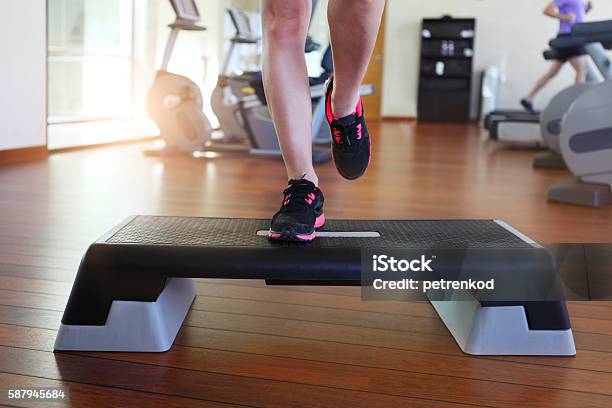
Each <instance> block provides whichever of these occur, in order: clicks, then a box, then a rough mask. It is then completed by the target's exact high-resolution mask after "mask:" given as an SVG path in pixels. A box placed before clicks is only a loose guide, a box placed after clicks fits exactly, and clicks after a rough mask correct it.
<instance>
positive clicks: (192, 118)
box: [145, 0, 212, 155]
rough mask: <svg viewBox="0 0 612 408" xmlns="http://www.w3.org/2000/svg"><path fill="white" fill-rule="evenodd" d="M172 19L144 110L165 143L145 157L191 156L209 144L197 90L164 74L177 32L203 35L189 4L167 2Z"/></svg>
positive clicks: (187, 1)
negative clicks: (174, 15)
mask: <svg viewBox="0 0 612 408" xmlns="http://www.w3.org/2000/svg"><path fill="white" fill-rule="evenodd" d="M170 4H171V5H172V8H173V9H174V12H175V14H176V19H175V20H174V22H173V23H172V24H170V25H169V26H168V27H170V29H171V31H170V35H169V37H168V42H167V43H166V48H165V51H164V56H163V60H162V64H161V67H160V69H159V70H158V71H157V75H156V77H155V81H154V83H153V86H152V87H151V89H150V90H149V95H148V98H147V107H148V111H149V114H150V115H151V118H152V119H153V120H154V121H155V123H156V124H157V127H158V128H159V131H160V135H161V137H162V138H163V140H164V142H165V147H164V148H163V149H161V150H149V151H145V153H146V154H149V155H169V154H176V153H191V152H193V151H196V150H201V149H204V148H205V146H206V144H207V143H208V142H209V140H210V137H211V134H212V127H211V125H210V122H209V120H208V118H207V117H206V115H205V114H204V112H203V111H202V108H203V98H202V92H200V88H199V87H198V85H196V84H195V83H194V82H193V81H192V80H190V79H189V78H187V77H185V76H182V75H178V74H173V73H171V72H168V64H169V63H170V58H171V57H172V52H173V50H174V45H175V44H176V39H177V37H178V34H179V32H180V31H181V30H185V31H204V30H206V28H205V27H203V26H200V25H198V24H197V23H198V22H199V21H200V15H199V13H198V9H197V6H196V4H195V2H194V1H193V0H170Z"/></svg>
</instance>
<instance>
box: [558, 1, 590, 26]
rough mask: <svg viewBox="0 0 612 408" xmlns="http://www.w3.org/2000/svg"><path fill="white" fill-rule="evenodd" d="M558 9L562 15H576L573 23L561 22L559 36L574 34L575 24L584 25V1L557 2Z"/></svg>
mask: <svg viewBox="0 0 612 408" xmlns="http://www.w3.org/2000/svg"><path fill="white" fill-rule="evenodd" d="M555 4H556V5H557V8H558V9H559V11H560V12H561V14H568V13H574V14H575V15H576V19H575V20H574V21H573V22H570V21H561V25H560V27H559V34H569V33H571V32H572V27H573V26H574V24H577V23H582V22H583V21H584V15H585V14H586V5H585V2H584V0H555Z"/></svg>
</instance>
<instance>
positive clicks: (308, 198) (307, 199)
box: [305, 193, 317, 204]
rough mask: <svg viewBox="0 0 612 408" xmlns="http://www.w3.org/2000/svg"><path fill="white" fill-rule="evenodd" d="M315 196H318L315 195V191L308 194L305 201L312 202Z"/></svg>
mask: <svg viewBox="0 0 612 408" xmlns="http://www.w3.org/2000/svg"><path fill="white" fill-rule="evenodd" d="M315 198H317V196H316V195H314V194H313V193H310V194H308V197H307V198H306V199H305V201H306V202H307V203H308V204H312V203H313V202H314V200H315Z"/></svg>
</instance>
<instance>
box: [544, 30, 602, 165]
mask: <svg viewBox="0 0 612 408" xmlns="http://www.w3.org/2000/svg"><path fill="white" fill-rule="evenodd" d="M550 46H551V48H552V49H551V50H550V51H549V52H554V50H559V51H561V52H564V53H570V54H573V55H585V54H586V55H589V57H590V61H589V62H592V63H594V64H595V66H596V67H597V70H598V71H599V72H600V73H601V75H602V76H603V77H604V79H607V78H606V76H607V73H606V68H605V66H604V65H605V63H604V61H605V60H607V56H606V53H605V50H603V49H601V47H591V48H589V49H587V47H585V42H584V38H582V37H581V36H579V35H578V34H576V32H575V31H572V34H571V35H569V36H565V37H559V38H556V39H554V40H552V41H551V42H550ZM597 83H598V80H597V74H596V73H595V71H594V70H593V69H592V67H591V64H589V71H588V75H587V82H585V83H582V84H574V85H572V86H569V87H567V88H565V89H563V90H562V91H561V92H559V93H558V94H557V95H555V96H554V97H553V98H552V99H551V101H550V103H549V104H548V106H547V107H546V109H545V110H544V111H543V112H542V115H541V117H540V132H541V134H542V139H543V141H544V146H545V147H547V148H548V151H546V152H543V153H540V154H538V155H537V156H536V157H535V158H534V160H533V167H535V168H544V169H565V168H566V164H565V161H564V160H563V157H562V156H561V147H560V145H559V135H560V133H561V126H562V121H563V117H564V115H565V114H566V113H567V111H568V110H569V108H570V107H571V106H572V104H573V103H574V102H575V101H576V99H578V98H579V97H580V95H582V94H583V93H584V92H586V91H588V90H589V89H591V88H592V87H594V86H595V85H597Z"/></svg>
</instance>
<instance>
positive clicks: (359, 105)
mask: <svg viewBox="0 0 612 408" xmlns="http://www.w3.org/2000/svg"><path fill="white" fill-rule="evenodd" d="M355 112H356V113H357V115H358V116H359V117H361V116H363V103H361V97H359V101H358V102H357V107H356V108H355Z"/></svg>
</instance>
